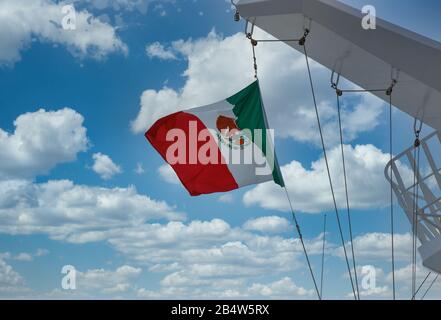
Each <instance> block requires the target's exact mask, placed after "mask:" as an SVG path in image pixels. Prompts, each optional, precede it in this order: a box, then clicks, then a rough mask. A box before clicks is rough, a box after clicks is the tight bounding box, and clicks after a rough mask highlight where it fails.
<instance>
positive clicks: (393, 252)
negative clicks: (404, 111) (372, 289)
mask: <svg viewBox="0 0 441 320" xmlns="http://www.w3.org/2000/svg"><path fill="white" fill-rule="evenodd" d="M396 83H397V81H396V80H395V79H394V80H392V84H391V85H390V87H389V89H387V91H386V95H388V96H389V157H390V158H389V161H390V162H389V163H390V194H389V195H390V199H389V201H390V241H391V264H392V266H391V267H392V296H393V299H394V300H395V298H396V292H395V249H394V247H395V246H394V233H395V230H394V229H395V228H394V203H393V201H394V193H393V186H392V183H393V181H392V176H393V168H392V166H393V164H392V161H393V135H392V134H393V127H392V91H393V87H394V86H395V84H396Z"/></svg>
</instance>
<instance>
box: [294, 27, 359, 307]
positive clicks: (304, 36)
mask: <svg viewBox="0 0 441 320" xmlns="http://www.w3.org/2000/svg"><path fill="white" fill-rule="evenodd" d="M308 34H309V30H308V29H305V33H304V35H303V37H302V38H301V39H300V40H299V45H300V46H303V51H304V54H305V59H306V67H307V69H308V76H309V84H310V86H311V93H312V99H313V102H314V108H315V113H316V117H317V124H318V128H319V133H320V139H321V143H322V148H323V154H324V158H325V163H326V170H327V173H328V179H329V185H330V187H331V193H332V200H333V203H334V209H335V214H336V218H337V224H338V228H339V232H340V239H341V242H342V247H343V252H344V256H345V260H346V266H347V268H348V274H349V278H350V280H351V286H352V292H353V294H354V299H355V300H357V294H356V292H355V286H354V280H353V278H352V272H351V266H350V264H349V259H348V254H347V251H346V244H345V240H344V236H343V230H342V226H341V221H340V215H339V212H338V208H337V201H336V199H335V193H334V187H333V184H332V178H331V172H330V169H329V163H328V156H327V154H326V147H325V142H324V138H323V132H322V126H321V123H320V116H319V112H318V107H317V101H316V97H315V90H314V84H313V82H312V75H311V68H310V66H309V58H308V52H307V50H306V37H307V36H308Z"/></svg>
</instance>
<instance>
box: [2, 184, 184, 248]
mask: <svg viewBox="0 0 441 320" xmlns="http://www.w3.org/2000/svg"><path fill="white" fill-rule="evenodd" d="M182 218H183V214H182V213H179V212H177V211H175V209H174V208H172V207H170V206H169V205H168V204H166V203H165V202H163V201H156V200H153V199H151V198H149V197H148V196H144V195H140V194H138V193H137V191H136V189H135V187H128V188H113V189H109V188H100V187H89V186H81V185H75V184H74V183H73V182H71V181H68V180H59V181H49V182H47V183H41V184H34V183H31V182H29V181H23V180H21V181H19V180H9V181H0V232H2V233H7V234H32V233H45V234H48V235H49V236H50V237H51V238H52V239H56V240H65V241H70V242H75V243H84V242H91V241H102V240H106V239H107V238H108V237H109V233H112V232H113V231H114V230H116V228H128V227H133V226H137V225H142V224H143V223H144V222H145V221H148V220H156V219H182Z"/></svg>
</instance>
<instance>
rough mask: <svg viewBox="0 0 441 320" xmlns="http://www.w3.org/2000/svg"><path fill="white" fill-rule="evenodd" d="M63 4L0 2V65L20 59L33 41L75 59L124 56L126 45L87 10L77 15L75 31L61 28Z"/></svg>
mask: <svg viewBox="0 0 441 320" xmlns="http://www.w3.org/2000/svg"><path fill="white" fill-rule="evenodd" d="M63 5H64V4H63V3H62V2H61V3H54V2H53V1H51V0H3V1H1V2H0V17H1V19H0V65H2V64H7V65H11V64H13V63H15V62H17V61H19V60H20V59H21V51H22V50H24V49H26V48H27V47H29V46H30V45H31V43H32V40H33V39H37V40H39V41H40V42H48V43H54V44H62V45H65V46H66V47H67V49H68V50H69V52H70V53H71V54H72V55H73V56H75V57H78V58H85V57H92V58H95V59H102V58H104V57H105V56H107V55H108V54H110V53H113V52H122V53H124V54H127V52H128V49H127V46H126V45H125V44H124V43H123V42H122V41H121V40H120V39H119V38H118V36H117V35H116V33H115V29H114V28H113V27H112V26H111V25H109V24H107V23H103V22H102V21H100V20H99V19H97V18H96V17H94V16H92V15H91V14H90V13H89V12H88V11H86V10H82V11H77V12H76V30H64V29H63V28H62V27H61V23H62V19H63V17H64V16H65V14H63V12H62V7H63Z"/></svg>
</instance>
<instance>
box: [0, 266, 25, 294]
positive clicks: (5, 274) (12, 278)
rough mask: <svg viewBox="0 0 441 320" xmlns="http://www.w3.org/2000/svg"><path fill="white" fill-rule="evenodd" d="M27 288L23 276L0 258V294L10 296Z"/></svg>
mask: <svg viewBox="0 0 441 320" xmlns="http://www.w3.org/2000/svg"><path fill="white" fill-rule="evenodd" d="M27 290H28V289H27V288H26V287H25V281H24V279H23V277H22V276H21V275H20V274H19V273H17V272H16V271H15V270H14V269H13V268H12V267H11V266H10V265H8V264H7V263H6V262H5V261H4V260H3V259H2V258H0V296H4V295H5V296H6V297H10V296H12V295H14V294H17V293H22V292H25V291H27Z"/></svg>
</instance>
